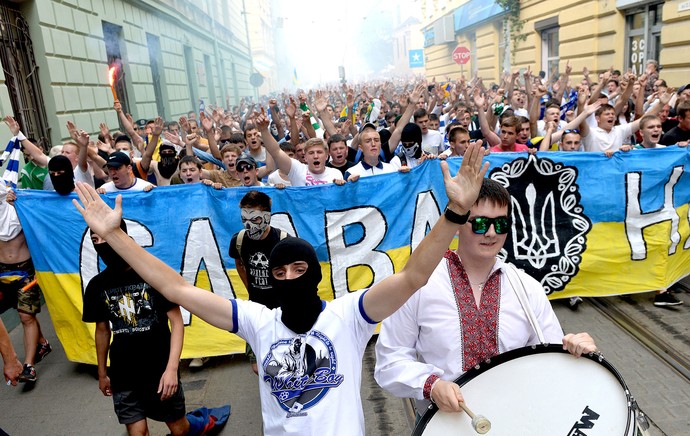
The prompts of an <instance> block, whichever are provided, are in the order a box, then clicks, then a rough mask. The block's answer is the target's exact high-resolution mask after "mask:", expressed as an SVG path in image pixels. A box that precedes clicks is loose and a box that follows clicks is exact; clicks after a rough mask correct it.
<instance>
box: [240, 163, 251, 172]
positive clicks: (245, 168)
mask: <svg viewBox="0 0 690 436" xmlns="http://www.w3.org/2000/svg"><path fill="white" fill-rule="evenodd" d="M253 169H254V167H253V166H251V165H244V164H239V165H237V172H240V173H243V172H245V171H251V170H253Z"/></svg>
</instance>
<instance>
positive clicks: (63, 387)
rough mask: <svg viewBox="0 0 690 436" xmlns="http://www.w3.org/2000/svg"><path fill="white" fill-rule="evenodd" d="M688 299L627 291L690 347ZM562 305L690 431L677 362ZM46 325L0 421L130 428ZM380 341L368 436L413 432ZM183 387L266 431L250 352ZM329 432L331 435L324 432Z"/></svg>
mask: <svg viewBox="0 0 690 436" xmlns="http://www.w3.org/2000/svg"><path fill="white" fill-rule="evenodd" d="M678 296H679V298H681V299H682V300H683V301H684V302H685V304H684V305H683V306H680V307H677V308H672V309H661V308H656V307H654V306H653V305H652V298H653V295H652V294H650V293H647V294H640V295H636V296H631V297H623V298H621V299H620V302H619V303H618V304H619V306H620V307H621V308H624V309H625V310H631V311H634V312H635V317H636V319H637V320H639V322H641V323H645V325H646V326H648V328H649V329H651V331H653V332H654V333H655V334H658V335H660V336H663V337H667V338H669V339H673V340H676V341H679V342H678V344H679V347H684V348H683V349H684V350H685V352H686V354H687V352H688V350H689V349H690V348H688V343H689V340H690V334H689V331H688V330H689V329H690V327H689V325H690V322H689V321H688V320H689V319H690V318H689V316H690V294H688V293H685V292H682V293H680V294H678ZM554 308H555V310H556V312H557V314H558V317H559V319H560V320H561V322H562V324H563V327H564V329H565V330H566V331H568V332H570V331H583V330H586V331H589V332H590V333H591V334H592V335H593V336H594V337H595V338H596V340H597V342H598V344H599V346H600V348H601V350H602V351H603V354H604V356H605V357H606V358H607V359H608V360H609V361H611V362H612V363H613V364H614V366H615V367H616V368H617V369H618V370H619V371H620V372H621V374H622V375H623V377H624V379H625V381H626V383H627V384H628V386H629V388H630V390H631V391H632V393H633V394H634V396H635V397H636V399H637V401H638V403H639V405H640V407H641V408H642V409H643V410H644V411H645V412H646V413H647V415H648V416H649V418H650V420H651V421H652V424H653V426H652V429H651V434H652V435H669V436H682V435H687V434H690V413H689V411H690V382H688V380H686V379H684V378H682V377H681V376H680V375H678V374H677V373H676V372H675V371H674V370H672V369H670V368H669V367H668V366H667V365H666V364H664V363H663V362H661V361H660V360H659V359H658V358H657V357H655V356H654V355H653V354H651V353H650V352H649V351H647V350H646V349H645V348H644V347H642V346H641V345H640V344H639V343H637V342H635V340H633V339H632V338H631V337H630V336H629V335H628V334H627V333H625V332H623V331H622V330H621V329H619V328H618V327H617V326H616V325H614V324H613V323H612V322H611V321H609V320H608V319H606V318H605V317H603V316H602V315H601V314H600V313H599V312H598V311H597V310H595V309H594V307H593V306H592V305H591V304H590V303H588V302H587V301H586V302H585V303H584V304H583V305H582V306H580V308H579V310H578V311H577V312H572V311H570V310H569V309H567V308H566V306H565V304H564V302H563V301H556V302H554ZM39 318H40V320H41V324H42V325H43V326H44V329H45V331H46V334H47V336H48V338H49V340H50V341H51V343H52V344H53V347H54V351H53V353H52V354H51V355H50V356H49V357H47V358H46V361H45V362H42V363H40V364H38V366H37V370H38V375H39V381H38V383H37V384H36V385H35V387H34V389H33V390H30V391H26V390H25V388H24V387H23V386H19V387H16V388H10V387H2V390H1V391H2V394H0V427H1V428H2V429H3V430H5V431H6V432H7V433H9V434H10V435H13V436H14V435H17V436H24V435H27V436H29V435H31V436H33V435H44V434H45V435H48V434H50V435H123V434H125V431H124V427H123V426H120V425H119V424H118V423H117V419H116V417H115V416H114V413H113V409H112V400H111V399H110V398H106V397H104V396H103V395H101V393H100V391H99V390H98V382H97V380H96V378H95V369H94V368H93V367H91V366H88V365H81V364H75V363H72V362H69V361H67V360H66V358H65V355H64V352H63V350H62V347H61V346H60V344H59V342H58V341H57V338H56V337H55V333H54V331H53V328H52V325H51V323H50V318H49V316H48V313H47V311H46V310H44V311H43V313H42V314H41V315H40V317H39ZM11 337H12V341H13V342H14V344H15V347H16V348H17V349H18V350H19V352H20V354H21V353H22V346H21V327H17V328H15V329H14V330H13V331H12V332H11ZM373 365H374V355H373V340H372V342H371V344H370V346H369V347H368V349H367V353H366V355H365V361H364V374H363V379H362V398H363V403H364V405H365V414H366V422H367V434H368V435H405V434H410V433H411V428H412V427H411V426H410V423H409V422H408V416H409V414H408V413H407V412H406V410H405V407H404V403H403V402H402V400H399V399H396V398H393V397H391V396H390V395H387V394H386V393H385V392H384V391H383V390H382V389H380V388H378V386H377V385H376V383H375V381H374V380H373V376H372V374H373ZM182 373H183V375H182V377H183V386H184V389H185V393H186V396H187V409H188V410H193V409H195V408H196V407H198V406H200V405H206V406H218V405H221V404H224V403H230V404H231V406H232V416H231V418H230V422H229V425H228V426H227V427H226V428H225V429H224V431H223V432H222V433H221V434H222V435H230V434H232V435H260V434H261V419H260V404H259V398H258V389H257V380H256V376H254V374H253V373H252V372H251V369H250V367H249V364H248V363H247V361H246V360H245V358H244V356H234V357H231V356H226V357H221V358H215V359H212V360H211V362H210V363H209V364H208V365H207V367H205V368H204V369H203V370H201V371H194V372H192V371H190V370H189V369H188V368H187V363H186V362H185V363H183V371H182ZM151 434H153V435H162V434H166V427H165V426H164V425H161V424H159V423H152V424H151ZM324 436H326V435H324Z"/></svg>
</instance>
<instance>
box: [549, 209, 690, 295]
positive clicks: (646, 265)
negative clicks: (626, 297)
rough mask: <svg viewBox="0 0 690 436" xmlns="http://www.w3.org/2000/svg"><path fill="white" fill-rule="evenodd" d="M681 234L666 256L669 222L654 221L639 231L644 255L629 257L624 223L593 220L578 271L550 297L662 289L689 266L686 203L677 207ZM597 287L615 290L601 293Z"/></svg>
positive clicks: (673, 281)
mask: <svg viewBox="0 0 690 436" xmlns="http://www.w3.org/2000/svg"><path fill="white" fill-rule="evenodd" d="M677 211H678V214H679V216H680V220H679V226H678V231H679V233H680V235H681V239H680V242H679V243H678V245H677V247H676V252H675V254H672V255H670V256H669V254H668V250H669V246H670V235H671V223H670V221H667V222H663V223H659V224H655V225H652V226H649V227H647V228H646V229H644V230H643V236H644V240H645V243H646V258H645V259H643V260H634V261H633V260H632V258H631V256H632V255H631V248H630V244H629V243H628V239H627V236H626V233H625V224H624V223H620V222H616V223H597V224H595V225H593V226H592V230H591V231H590V232H589V233H588V234H587V249H586V250H585V252H584V254H583V256H582V263H581V264H580V271H579V272H578V274H577V276H575V278H573V280H572V282H571V283H570V284H569V285H568V286H567V287H566V288H565V290H563V291H562V292H559V293H557V294H556V295H551V296H550V297H551V298H565V297H570V296H573V295H580V296H583V297H590V296H591V297H596V296H599V297H601V296H605V295H618V294H633V293H640V292H648V291H655V290H658V289H665V288H666V287H668V286H670V285H672V284H673V283H675V282H677V281H678V280H680V279H681V278H683V277H684V276H685V274H686V273H685V271H687V270H688V265H690V250H684V249H683V245H684V244H685V242H686V241H687V239H688V237H689V235H690V226H689V225H688V220H687V218H685V217H687V216H688V205H683V206H682V207H679V208H678V209H677ZM601 289H615V290H616V291H615V292H608V293H602V292H601Z"/></svg>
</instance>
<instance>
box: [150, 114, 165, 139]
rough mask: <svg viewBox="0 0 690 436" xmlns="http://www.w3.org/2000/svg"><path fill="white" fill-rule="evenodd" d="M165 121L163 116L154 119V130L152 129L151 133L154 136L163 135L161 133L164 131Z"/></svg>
mask: <svg viewBox="0 0 690 436" xmlns="http://www.w3.org/2000/svg"><path fill="white" fill-rule="evenodd" d="M164 124H165V123H164V122H163V118H161V117H156V119H155V120H153V130H152V131H151V134H153V135H154V136H158V137H160V136H161V133H163V125H164Z"/></svg>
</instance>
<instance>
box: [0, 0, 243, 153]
mask: <svg viewBox="0 0 690 436" xmlns="http://www.w3.org/2000/svg"><path fill="white" fill-rule="evenodd" d="M240 6H241V5H240ZM241 10H242V9H241V7H228V4H227V2H225V1H223V0H201V1H198V0H197V1H194V2H192V1H187V0H143V1H134V0H24V1H13V2H8V1H2V2H0V37H1V38H2V39H3V47H4V48H5V50H4V51H3V53H2V55H1V58H2V64H3V70H4V72H0V74H2V76H0V111H2V113H3V114H13V115H14V116H15V118H17V119H18V121H19V122H20V124H21V126H22V129H23V130H24V131H25V132H26V134H27V136H30V137H33V138H36V139H37V140H38V141H41V143H42V145H43V146H44V147H47V146H49V145H56V144H60V142H61V141H62V140H64V139H65V138H67V137H68V133H67V130H66V127H65V124H66V122H67V120H73V121H74V122H75V124H76V125H77V126H79V127H80V128H83V129H85V130H86V131H87V132H91V133H94V132H98V130H99V128H98V124H99V123H100V122H103V121H106V122H107V123H108V125H109V126H110V127H111V128H116V127H117V126H118V120H117V116H116V113H115V112H114V111H113V110H112V107H113V95H112V93H111V89H110V86H109V81H108V71H109V68H111V67H115V68H116V73H115V86H114V87H115V90H116V92H117V96H118V98H119V100H120V101H121V102H122V105H123V107H124V109H125V110H126V111H127V112H129V113H131V114H132V117H133V118H134V119H135V120H136V119H141V118H146V119H152V118H154V117H155V116H157V115H160V116H162V117H163V118H164V119H165V120H176V119H177V118H178V117H179V116H180V115H184V114H186V113H187V112H189V111H192V110H198V109H199V105H200V103H201V102H202V101H203V103H204V104H205V105H208V104H213V105H218V106H224V107H225V106H231V105H234V104H238V103H239V100H240V98H241V97H245V96H250V95H253V92H254V90H253V88H252V87H251V85H250V83H249V76H250V74H251V63H252V62H251V56H250V54H249V44H248V33H247V31H246V21H245V17H244V16H243V14H242V13H241ZM1 128H2V129H3V132H4V133H6V134H7V135H8V134H9V132H7V131H6V129H5V127H4V125H3V126H2V127H1ZM7 135H6V136H7Z"/></svg>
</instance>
